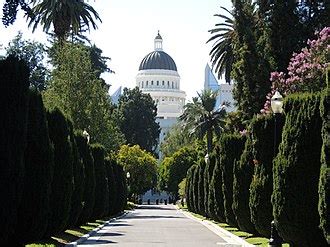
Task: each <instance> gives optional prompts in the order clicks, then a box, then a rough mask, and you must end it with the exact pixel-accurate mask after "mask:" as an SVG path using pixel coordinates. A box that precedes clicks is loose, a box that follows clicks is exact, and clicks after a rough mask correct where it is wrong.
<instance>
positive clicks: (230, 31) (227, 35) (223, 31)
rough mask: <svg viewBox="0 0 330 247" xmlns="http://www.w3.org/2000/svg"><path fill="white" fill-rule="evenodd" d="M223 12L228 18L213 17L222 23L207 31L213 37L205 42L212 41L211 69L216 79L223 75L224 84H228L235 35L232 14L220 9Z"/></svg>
mask: <svg viewBox="0 0 330 247" xmlns="http://www.w3.org/2000/svg"><path fill="white" fill-rule="evenodd" d="M221 9H222V10H225V11H226V12H227V13H228V14H229V15H230V17H228V16H226V15H223V14H215V15H214V16H217V17H220V18H222V19H223V20H224V22H220V23H217V24H216V25H215V28H213V29H211V30H209V33H210V34H212V35H213V36H212V37H211V38H210V39H209V40H208V41H207V43H208V42H210V41H214V40H215V42H214V44H213V46H212V49H211V51H210V57H211V61H212V67H214V66H216V67H215V72H216V73H217V74H218V79H220V78H221V76H222V74H225V79H226V82H227V83H229V84H230V74H231V71H232V67H233V62H234V54H233V40H234V35H235V30H234V19H233V14H232V13H231V11H229V10H228V9H226V8H224V7H221Z"/></svg>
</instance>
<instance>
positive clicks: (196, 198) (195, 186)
mask: <svg viewBox="0 0 330 247" xmlns="http://www.w3.org/2000/svg"><path fill="white" fill-rule="evenodd" d="M200 169H201V167H200V165H199V163H197V162H196V164H195V169H194V170H193V178H192V186H193V188H192V193H193V195H192V198H193V200H192V202H193V208H194V209H195V211H194V213H199V198H200V197H199V184H198V181H199V173H200Z"/></svg>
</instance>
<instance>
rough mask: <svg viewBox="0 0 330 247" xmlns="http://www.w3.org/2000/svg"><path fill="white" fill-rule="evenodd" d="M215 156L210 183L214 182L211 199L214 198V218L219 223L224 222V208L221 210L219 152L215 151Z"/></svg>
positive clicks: (221, 194)
mask: <svg viewBox="0 0 330 247" xmlns="http://www.w3.org/2000/svg"><path fill="white" fill-rule="evenodd" d="M220 148H221V147H220ZM216 151H217V156H218V157H216V158H215V166H214V169H213V174H212V181H213V182H214V189H213V197H214V209H213V210H214V218H215V219H216V220H217V221H219V222H224V220H225V217H224V208H223V193H222V184H223V180H222V174H221V162H220V159H221V157H220V150H219V149H216Z"/></svg>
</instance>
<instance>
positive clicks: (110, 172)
mask: <svg viewBox="0 0 330 247" xmlns="http://www.w3.org/2000/svg"><path fill="white" fill-rule="evenodd" d="M104 163H105V169H106V172H107V178H108V188H109V196H108V197H109V209H108V215H110V216H111V215H115V214H116V212H115V211H116V210H115V204H116V201H117V182H116V178H115V174H114V168H113V160H112V159H111V158H109V157H108V158H106V159H105V160H104Z"/></svg>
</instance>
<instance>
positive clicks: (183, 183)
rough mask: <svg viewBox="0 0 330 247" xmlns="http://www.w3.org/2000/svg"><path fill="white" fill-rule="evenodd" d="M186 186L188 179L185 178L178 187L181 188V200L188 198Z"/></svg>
mask: <svg viewBox="0 0 330 247" xmlns="http://www.w3.org/2000/svg"><path fill="white" fill-rule="evenodd" d="M186 186H187V178H184V179H182V181H181V182H180V183H179V185H178V188H179V190H178V194H179V197H180V198H181V199H183V198H187V194H186Z"/></svg>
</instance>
